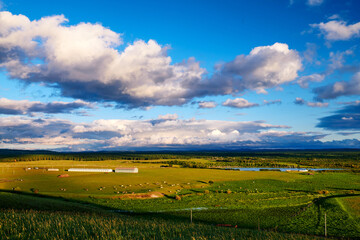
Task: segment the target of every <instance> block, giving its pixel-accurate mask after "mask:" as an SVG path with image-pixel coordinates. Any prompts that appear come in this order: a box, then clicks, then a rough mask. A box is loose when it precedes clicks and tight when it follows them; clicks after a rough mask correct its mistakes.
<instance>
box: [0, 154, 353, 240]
mask: <svg viewBox="0 0 360 240" xmlns="http://www.w3.org/2000/svg"><path fill="white" fill-rule="evenodd" d="M231 157H233V156H231ZM336 157H338V155H336ZM283 158H284V159H285V158H286V156H285V157H283ZM216 160H219V159H214V157H207V156H203V157H201V158H200V157H194V156H192V155H191V156H188V157H186V158H183V159H181V158H177V159H176V161H177V162H174V161H175V160H174V159H170V158H168V159H166V158H162V159H151V160H144V159H134V160H129V159H118V160H101V161H76V160H39V161H16V162H14V161H4V162H1V163H0V209H1V211H0V215H1V216H0V219H1V220H0V239H31V238H33V239H68V238H73V239H84V238H93V239H100V238H102V239H103V238H109V239H191V238H192V237H193V238H194V239H313V238H315V236H323V235H324V224H325V222H324V221H325V219H324V216H325V213H326V216H327V233H328V236H333V237H345V238H360V208H359V206H360V174H359V172H357V169H358V168H357V167H356V166H357V165H356V162H355V161H353V160H351V159H350V157H349V159H348V160H347V161H348V162H351V163H352V165H353V166H355V167H349V169H351V171H338V172H336V171H335V172H313V173H311V174H312V175H307V174H304V173H299V172H278V171H263V172H246V171H226V170H221V169H216V168H207V167H205V168H197V167H196V168H193V167H185V166H186V164H175V163H179V162H191V163H196V164H201V166H207V164H210V165H211V167H214V162H216ZM223 160H224V159H222V160H221V161H223ZM282 162H286V161H285V160H282ZM290 162H291V161H290ZM343 162H345V161H343ZM164 164H170V166H172V167H162V166H164ZM354 164H355V165H354ZM210 165H209V166H210ZM229 165H230V164H229ZM322 165H323V163H322ZM329 165H330V166H334V165H337V164H336V163H333V162H331V164H329ZM219 166H222V165H221V164H220V165H219ZM307 166H309V164H307ZM28 167H30V168H32V169H31V170H26V168H28ZM34 167H37V168H39V169H33V168H34ZM70 167H86V168H92V167H94V168H95V167H101V168H113V169H114V168H115V167H138V168H139V173H138V174H125V173H75V172H67V171H66V169H68V168H70ZM215 167H216V166H215ZM47 168H59V169H60V171H59V172H49V171H47ZM61 174H68V175H69V177H64V178H59V177H58V175H61ZM35 189H36V191H35V192H36V193H34V190H35ZM190 211H192V220H193V223H192V224H191V223H190ZM65 222H67V223H68V224H64V223H65ZM219 224H220V225H224V224H228V225H231V226H232V227H219V226H217V225H219ZM234 226H237V228H234ZM50 229H51V230H50ZM259 229H260V231H259ZM28 232H33V233H34V234H33V235H32V236H30V235H29V233H28ZM299 234H300V235H299ZM303 234H305V235H303Z"/></svg>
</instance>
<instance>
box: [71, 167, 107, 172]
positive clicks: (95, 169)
mask: <svg viewBox="0 0 360 240" xmlns="http://www.w3.org/2000/svg"><path fill="white" fill-rule="evenodd" d="M68 172H113V170H112V169H104V168H69V169H68Z"/></svg>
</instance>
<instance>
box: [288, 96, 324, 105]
mask: <svg viewBox="0 0 360 240" xmlns="http://www.w3.org/2000/svg"><path fill="white" fill-rule="evenodd" d="M294 103H295V104H297V105H307V106H309V107H328V106H329V103H324V102H308V101H305V100H304V99H302V98H299V97H297V98H296V99H295V101H294Z"/></svg>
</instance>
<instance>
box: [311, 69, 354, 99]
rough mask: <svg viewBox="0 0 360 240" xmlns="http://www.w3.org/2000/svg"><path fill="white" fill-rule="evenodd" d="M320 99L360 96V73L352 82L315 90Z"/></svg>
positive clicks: (340, 82) (342, 82)
mask: <svg viewBox="0 0 360 240" xmlns="http://www.w3.org/2000/svg"><path fill="white" fill-rule="evenodd" d="M313 91H314V93H315V94H316V97H317V98H318V99H334V98H337V97H340V96H351V95H360V72H357V73H356V74H354V76H353V77H352V78H351V80H350V81H339V82H335V83H334V84H329V85H326V86H323V87H318V88H315V89H314V90H313Z"/></svg>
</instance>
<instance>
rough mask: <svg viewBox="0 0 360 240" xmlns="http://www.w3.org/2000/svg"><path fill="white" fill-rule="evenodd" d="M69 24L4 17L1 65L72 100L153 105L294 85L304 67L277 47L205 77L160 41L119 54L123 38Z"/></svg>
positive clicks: (55, 18) (258, 49)
mask: <svg viewBox="0 0 360 240" xmlns="http://www.w3.org/2000/svg"><path fill="white" fill-rule="evenodd" d="M67 22H68V20H67V19H66V18H65V17H64V16H63V15H59V16H52V17H43V18H41V19H40V20H34V21H31V20H29V19H28V18H27V17H26V16H24V15H13V14H11V13H10V12H0V68H3V69H5V70H6V71H7V73H8V74H9V76H10V77H12V78H16V79H20V80H23V81H25V82H28V83H33V82H39V83H43V84H45V85H46V86H49V87H53V88H57V89H59V90H60V93H61V94H62V95H63V96H66V97H72V98H76V99H82V100H85V101H103V102H116V103H117V104H118V106H124V107H147V106H152V105H166V106H172V105H182V104H184V103H187V102H188V101H190V100H191V99H192V98H194V97H202V96H207V95H224V94H233V93H237V92H240V91H244V90H246V89H254V90H257V91H260V92H264V91H265V89H266V88H271V87H274V86H277V85H280V84H283V83H287V82H290V81H293V80H294V79H295V78H296V77H297V72H298V71H299V70H300V69H301V66H302V65H301V58H300V57H299V54H298V53H297V51H295V50H291V49H289V47H288V45H287V44H283V43H275V44H274V45H271V46H262V47H256V48H254V49H253V50H252V51H251V52H250V54H249V55H239V56H237V57H236V58H235V59H234V60H233V61H231V62H228V63H225V64H223V65H222V66H221V67H220V69H219V70H218V71H216V73H215V74H214V76H210V77H205V74H206V70H205V69H203V68H201V67H200V65H199V63H198V62H197V61H196V60H195V59H194V58H189V59H187V60H185V61H183V62H180V63H172V59H171V57H169V56H168V55H167V49H168V47H167V46H161V45H159V44H158V43H157V42H156V41H154V40H149V41H147V42H145V41H143V40H137V41H135V42H133V43H132V44H128V45H127V46H126V47H124V50H122V51H120V50H119V46H120V45H121V44H123V40H122V37H121V35H120V34H118V33H115V32H113V31H111V30H110V29H108V28H105V27H103V26H102V25H100V24H91V23H79V24H77V25H68V24H67ZM79 89H81V90H79Z"/></svg>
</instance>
